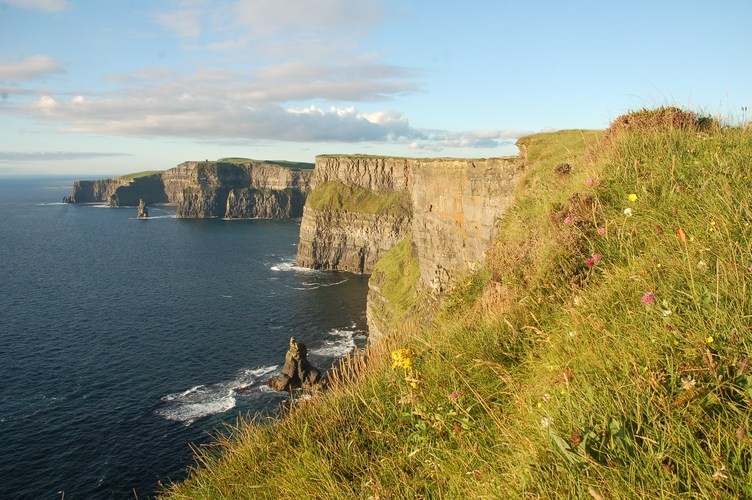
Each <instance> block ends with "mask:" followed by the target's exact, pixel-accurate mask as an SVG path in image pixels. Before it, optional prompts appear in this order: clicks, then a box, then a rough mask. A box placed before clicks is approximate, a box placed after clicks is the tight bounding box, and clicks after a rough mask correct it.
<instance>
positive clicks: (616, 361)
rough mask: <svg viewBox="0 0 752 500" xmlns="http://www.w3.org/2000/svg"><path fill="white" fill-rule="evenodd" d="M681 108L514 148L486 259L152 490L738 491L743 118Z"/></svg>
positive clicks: (365, 493)
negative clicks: (523, 160) (506, 197)
mask: <svg viewBox="0 0 752 500" xmlns="http://www.w3.org/2000/svg"><path fill="white" fill-rule="evenodd" d="M678 112H679V111H677V110H672V109H661V110H656V111H655V112H654V114H652V115H651V114H650V113H651V112H650V111H642V112H640V113H639V114H635V116H632V117H630V116H629V115H628V116H627V117H620V118H619V119H618V120H617V121H616V122H615V126H614V127H613V128H612V129H611V130H610V131H609V132H608V133H606V134H603V133H596V132H584V131H564V132H559V133H555V134H548V135H546V134H540V135H536V136H531V137H529V138H524V139H522V140H521V144H522V145H523V146H525V147H526V148H527V151H526V154H527V161H528V164H527V168H526V171H525V173H524V175H523V177H522V178H521V180H520V183H519V186H518V192H517V199H516V202H515V205H514V207H513V208H512V209H511V210H510V211H509V212H508V213H507V214H506V215H505V216H504V217H502V218H501V219H500V221H499V228H498V239H497V241H496V242H495V243H494V245H493V247H492V249H491V250H490V251H489V253H488V258H487V262H486V264H485V265H484V266H483V267H482V268H480V269H479V270H478V271H477V272H476V273H475V274H473V275H471V276H468V277H467V278H466V279H464V280H461V281H460V282H458V284H457V286H456V287H455V288H454V289H452V290H450V291H449V292H448V293H446V294H445V295H444V296H442V297H440V298H438V299H437V298H433V297H423V298H421V300H419V301H418V302H417V304H416V305H415V306H414V308H413V309H412V311H411V314H410V315H408V316H405V317H404V318H405V319H403V320H402V321H398V322H396V323H395V325H394V329H393V330H392V331H390V332H386V335H385V336H384V337H382V338H381V339H380V340H379V342H377V343H376V344H374V345H372V346H370V347H369V348H368V350H367V352H366V353H365V356H355V357H352V358H348V359H347V360H346V361H343V364H342V368H341V369H340V370H339V372H338V374H335V375H334V376H333V378H332V384H331V386H332V387H331V388H330V389H329V390H328V391H326V392H324V393H322V394H318V395H317V396H316V397H314V398H313V399H311V400H309V401H306V402H303V403H301V404H299V405H297V406H296V407H295V408H294V409H293V410H292V411H291V413H290V414H289V415H288V416H287V417H286V418H285V419H283V420H281V421H279V422H276V423H273V424H270V425H257V424H251V423H248V422H244V423H240V424H239V425H238V428H237V429H236V431H235V432H234V433H232V434H231V435H230V437H226V438H222V440H221V442H220V445H218V446H217V448H216V449H209V450H203V453H202V454H200V457H201V458H200V460H201V464H200V467H198V468H197V469H196V470H195V471H193V473H192V474H191V475H190V477H189V479H188V480H187V481H185V482H184V483H181V484H178V485H174V486H173V487H172V488H171V489H170V490H169V491H167V494H171V495H174V496H175V497H178V498H238V497H240V498H278V497H280V496H281V497H301V498H420V497H424V498H458V497H468V498H524V497H527V496H529V497H534V498H538V497H543V498H678V497H687V498H714V497H715V498H750V497H752V486H751V485H752V472H751V471H752V440H751V439H750V432H752V427H751V424H752V422H750V419H751V418H752V411H751V410H752V372H751V371H750V368H749V356H750V352H751V351H752V290H750V282H752V228H750V224H752V190H750V186H752V130H750V128H746V129H743V128H724V127H721V126H718V125H717V124H714V123H711V122H708V121H707V120H706V119H702V118H698V117H696V116H695V115H693V114H680V115H677V113H678ZM625 120H626V122H627V123H632V124H636V125H635V126H631V127H625V126H624V123H625ZM562 164H567V165H568V168H564V167H560V166H561V165H562ZM408 249H409V246H407V245H405V247H404V248H401V249H400V250H398V252H397V253H399V252H402V254H403V256H404V257H405V258H406V259H407V264H406V265H405V266H402V267H401V266H400V265H399V264H398V263H397V262H387V263H386V264H384V265H385V266H387V268H388V269H389V270H391V271H390V272H389V273H387V274H388V275H389V276H391V277H392V278H391V279H395V280H396V281H397V282H395V283H392V284H389V285H388V286H387V289H390V288H388V287H392V288H391V290H393V291H394V294H395V297H397V298H399V297H403V296H405V295H409V294H407V292H405V289H404V287H402V284H400V283H399V280H400V279H405V280H413V279H414V276H412V274H410V272H408V271H409V269H410V265H409V255H410V254H409V252H408ZM596 256H597V257H596ZM387 264H388V265H387ZM406 270H407V271H406ZM400 277H402V278H400ZM382 286H383V284H382ZM406 303H409V301H408V302H406ZM400 349H408V350H409V353H410V356H409V367H406V365H405V362H402V363H395V358H394V357H393V356H392V353H394V352H402V354H403V358H400V359H404V356H405V352H408V351H399V350H400ZM398 357H399V356H398Z"/></svg>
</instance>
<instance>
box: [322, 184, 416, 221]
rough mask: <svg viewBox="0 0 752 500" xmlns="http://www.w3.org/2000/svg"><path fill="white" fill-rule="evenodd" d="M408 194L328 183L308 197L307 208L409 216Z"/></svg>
mask: <svg viewBox="0 0 752 500" xmlns="http://www.w3.org/2000/svg"><path fill="white" fill-rule="evenodd" d="M406 196H407V195H406V193H404V192H402V191H393V192H388V193H379V194H377V193H374V192H373V191H371V190H369V189H366V188H363V187H360V186H349V185H347V184H345V183H344V182H340V181H326V182H324V183H322V184H320V185H318V186H317V187H316V189H315V190H314V191H313V192H312V193H311V194H310V195H309V196H308V200H307V206H309V207H311V208H313V209H315V210H326V211H330V212H359V213H367V214H388V215H409V214H410V208H409V204H408V203H407V200H406V199H405V197H406Z"/></svg>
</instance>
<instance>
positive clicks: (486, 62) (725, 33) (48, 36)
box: [0, 0, 752, 177]
mask: <svg viewBox="0 0 752 500" xmlns="http://www.w3.org/2000/svg"><path fill="white" fill-rule="evenodd" d="M751 22H752V2H749V1H746V0H744V1H722V2H717V3H716V4H715V5H713V4H711V3H708V2H707V1H703V2H700V1H692V0H685V1H663V2H656V1H655V0H651V1H635V0H633V1H630V2H619V3H616V2H603V1H599V2H578V1H569V2H554V1H550V2H546V1H517V2H511V1H504V0H493V1H485V0H475V1H472V0H471V1H468V2H457V1H451V2H450V1H445V0H433V1H430V2H429V1H409V0H407V1H405V0H403V1H391V0H384V1H376V0H368V1H361V0H286V1H281V0H168V1H161V2H154V1H145V0H144V1H142V0H129V1H125V0H112V1H108V2H101V1H93V0H91V1H84V0H0V175H18V174H37V173H70V174H81V175H87V176H89V177H106V176H110V175H117V174H124V173H128V172H135V171H140V170H152V169H165V168H170V167H172V166H174V165H176V164H178V163H180V162H182V161H185V160H200V159H207V158H208V159H216V158H220V157H223V156H241V157H248V158H255V159H270V160H275V159H280V160H295V161H313V160H314V157H315V156H316V155H318V154H327V153H363V154H382V155H397V156H417V157H423V156H461V157H491V156H504V155H510V154H516V152H517V150H516V148H515V147H514V141H515V140H516V139H517V138H519V137H520V136H521V135H525V134H528V133H532V132H540V131H545V130H556V129H566V128H605V127H607V126H608V124H609V122H610V121H612V120H613V119H614V118H616V117H617V116H618V115H619V114H622V113H624V112H627V111H629V110H635V109H640V108H643V107H656V106H661V105H679V106H682V107H687V108H690V109H694V110H698V111H701V112H704V113H707V114H712V115H714V116H715V115H720V116H721V117H723V118H724V119H726V120H729V121H730V122H733V123H739V122H740V121H742V120H743V119H745V115H744V112H743V111H742V108H745V107H746V108H748V110H749V111H748V112H747V115H746V119H750V118H752V57H751V56H750V54H752V29H750V23H751Z"/></svg>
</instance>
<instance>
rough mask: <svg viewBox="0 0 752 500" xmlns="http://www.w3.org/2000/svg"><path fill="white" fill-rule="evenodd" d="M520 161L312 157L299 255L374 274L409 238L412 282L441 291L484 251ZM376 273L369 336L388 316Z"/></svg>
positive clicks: (315, 263)
mask: <svg viewBox="0 0 752 500" xmlns="http://www.w3.org/2000/svg"><path fill="white" fill-rule="evenodd" d="M519 165H520V162H519V160H518V159H517V158H490V159H452V158H432V159H418V158H384V157H370V156H319V157H317V158H316V167H315V170H314V176H313V180H312V184H313V185H314V186H315V188H314V190H313V192H312V193H311V195H310V196H309V201H308V203H307V204H306V207H305V210H304V213H303V220H302V222H301V228H300V243H299V245H298V257H297V264H298V265H300V266H303V267H311V268H314V269H329V270H344V271H353V272H361V273H371V272H373V271H374V269H375V266H376V263H377V262H378V261H379V260H380V259H381V258H382V257H384V255H386V254H387V252H389V251H390V250H391V249H393V248H394V247H395V246H396V245H397V243H399V242H401V241H403V240H405V239H406V238H407V240H408V243H409V244H408V245H407V248H408V249H409V254H410V255H411V256H412V257H413V258H414V259H415V261H416V263H417V264H416V265H417V270H418V280H417V283H416V286H417V287H418V288H427V289H430V290H435V291H443V290H446V289H447V288H449V287H450V286H452V285H453V284H454V283H455V282H456V281H457V279H458V278H460V277H461V276H463V275H464V274H466V273H467V272H468V271H469V270H470V269H471V268H472V267H473V266H474V265H475V263H476V262H478V261H480V260H482V259H483V256H484V253H485V251H486V250H487V249H488V247H489V245H490V242H491V238H492V236H493V233H494V228H495V223H496V220H497V218H498V217H499V216H501V215H502V214H503V213H504V212H505V211H506V210H507V208H508V206H509V205H510V203H511V201H512V199H513V192H514V183H515V180H516V174H517V172H518V171H519V170H520V166H519ZM381 276H382V274H381V273H379V274H378V275H377V276H372V279H371V281H372V282H371V283H369V289H370V291H369V300H368V317H369V328H370V329H371V335H372V336H378V333H379V331H380V330H381V328H382V327H383V326H384V325H385V320H384V318H386V317H389V316H390V314H388V313H387V312H386V311H387V310H388V309H389V305H388V304H389V302H390V301H389V299H388V297H384V295H383V294H382V293H381V291H380V290H381V284H380V283H381V282H382V281H383V280H382V279H381ZM377 318H381V319H377Z"/></svg>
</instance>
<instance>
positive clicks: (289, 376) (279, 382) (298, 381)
mask: <svg viewBox="0 0 752 500" xmlns="http://www.w3.org/2000/svg"><path fill="white" fill-rule="evenodd" d="M320 381H321V372H319V370H317V369H316V368H314V367H313V366H311V363H310V362H309V361H308V349H307V348H306V346H305V344H302V343H300V342H297V341H296V340H295V337H290V348H289V349H288V350H287V354H285V365H284V367H283V368H282V373H280V374H279V375H277V376H276V377H273V378H271V379H269V381H268V382H267V385H269V387H271V388H272V389H274V390H275V391H292V390H295V389H306V390H308V389H313V388H314V387H316V385H317V384H318V383H319V382H320Z"/></svg>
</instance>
